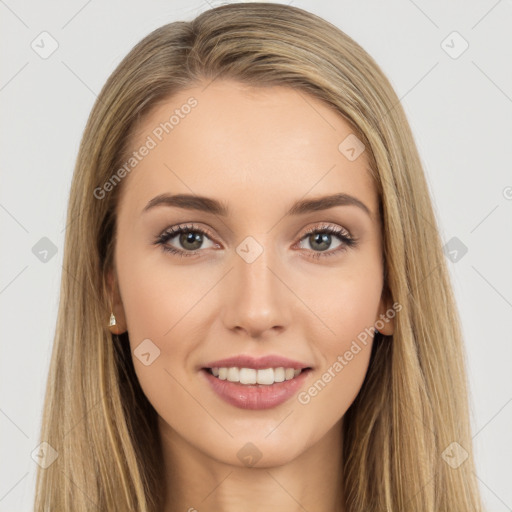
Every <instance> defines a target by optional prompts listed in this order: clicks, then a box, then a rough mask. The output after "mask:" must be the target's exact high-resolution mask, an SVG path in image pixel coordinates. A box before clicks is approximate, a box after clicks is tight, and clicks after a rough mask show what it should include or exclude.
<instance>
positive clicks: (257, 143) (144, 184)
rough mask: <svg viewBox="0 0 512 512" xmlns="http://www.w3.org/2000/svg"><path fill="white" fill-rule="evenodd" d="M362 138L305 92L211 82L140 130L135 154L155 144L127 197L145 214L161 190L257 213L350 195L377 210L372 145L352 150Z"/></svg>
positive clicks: (179, 97) (154, 114) (165, 107)
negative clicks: (302, 201) (312, 199)
mask: <svg viewBox="0 0 512 512" xmlns="http://www.w3.org/2000/svg"><path fill="white" fill-rule="evenodd" d="M354 141H355V144H356V145H354ZM357 141H358V139H355V134H354V133H353V129H352V128H351V126H350V124H349V123H348V122H347V121H346V120H345V119H344V118H343V117H342V116H341V115H340V114H339V113H337V112H335V111H334V110H332V109H331V108H329V106H327V105H326V104H324V103H323V102H321V101H320V100H318V99H316V98H314V97H312V96H310V95H308V94H306V93H304V92H302V91H297V90H294V89H291V88H288V87H282V86H272V87H248V86H246V85H242V84H240V83H238V82H233V81H229V80H223V81H218V82H213V83H210V84H207V83H204V84H202V85H200V86H198V87H193V88H190V89H187V90H182V91H180V92H179V93H177V94H175V95H173V96H172V97H170V98H168V99H167V100H165V101H164V102H161V103H160V104H159V105H157V106H156V107H154V108H153V110H152V111H151V112H150V113H149V114H148V115H146V116H145V117H144V118H143V119H142V121H141V122H140V123H139V125H138V126H137V127H136V129H135V130H134V132H133V134H132V137H131V140H130V144H129V154H131V153H132V152H133V151H138V150H139V149H141V148H142V147H143V146H147V147H151V149H150V150H148V151H144V153H145V156H143V157H142V158H140V157H139V158H140V160H138V161H137V163H136V166H134V168H133V170H132V171H131V172H130V173H129V175H128V177H127V178H126V179H125V182H124V183H123V188H124V189H125V190H123V196H126V197H125V200H126V201H127V202H129V203H130V205H131V207H132V208H137V209H138V210H139V211H140V210H142V209H143V208H144V206H145V205H146V203H147V202H148V201H149V200H150V199H151V198H153V197H154V196H156V195H158V194H162V193H172V194H176V193H187V194H197V195H204V196H209V197H215V198H217V199H218V200H220V201H222V202H223V203H225V204H227V205H230V211H231V210H232V211H233V212H239V213H244V211H245V213H248V214H249V213H251V211H252V212H253V209H254V208H257V207H261V206H263V205H265V207H270V205H272V208H276V211H277V210H278V209H279V208H281V209H282V208H285V207H287V206H289V205H291V204H292V203H293V202H295V201H296V200H298V199H301V198H307V197H314V196H315V197H316V196H319V195H326V194H333V193H336V192H341V193H347V194H350V195H354V196H356V197H358V198H359V199H360V200H361V201H363V202H364V203H365V204H366V205H367V206H368V207H369V209H370V210H371V211H372V213H374V214H376V211H377V196H376V192H375V187H374V184H373V180H372V178H371V176H370V174H369V171H368V169H367V167H368V161H367V157H366V155H365V151H362V153H361V154H360V155H359V156H357V153H355V154H356V156H357V158H355V159H354V158H353V155H354V151H352V152H351V153H350V152H349V153H347V147H348V148H349V149H351V148H350V146H353V147H354V148H355V150H356V151H357V152H359V151H360V150H361V146H357V144H358V142H357ZM128 156H129V155H128ZM231 205H232V207H231Z"/></svg>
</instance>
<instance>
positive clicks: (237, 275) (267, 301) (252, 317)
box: [224, 242, 293, 338]
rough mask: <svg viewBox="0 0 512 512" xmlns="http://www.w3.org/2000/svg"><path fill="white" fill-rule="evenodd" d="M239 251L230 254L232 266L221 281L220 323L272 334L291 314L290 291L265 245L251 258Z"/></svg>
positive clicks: (259, 335)
mask: <svg viewBox="0 0 512 512" xmlns="http://www.w3.org/2000/svg"><path fill="white" fill-rule="evenodd" d="M253 244H254V242H253ZM261 247H262V244H261ZM251 249H252V250H254V249H255V248H254V246H253V247H251ZM240 254H242V256H240ZM240 254H238V253H237V254H236V255H235V256H234V268H233V269H232V271H231V272H230V273H229V274H230V275H229V277H228V280H227V281H226V283H225V286H226V301H225V302H224V308H225V309H224V324H225V326H226V327H227V328H228V329H231V330H235V331H242V332H245V333H246V335H247V336H250V337H253V338H262V337H265V336H268V335H270V336H272V335H275V333H274V334H272V333H273V332H274V331H279V332H280V331H282V330H284V329H285V328H286V327H287V326H288V325H289V323H290V315H291V310H290V299H291V297H292V296H293V294H292V292H291V291H290V290H289V289H288V288H287V286H286V284H285V282H286V277H285V276H284V275H282V274H283V271H282V268H283V267H282V266H281V265H280V264H279V262H278V261H277V258H276V257H275V253H274V252H273V251H270V250H267V249H264V250H263V251H262V252H261V254H259V255H258V256H257V257H256V259H254V261H251V258H245V256H244V253H243V252H240Z"/></svg>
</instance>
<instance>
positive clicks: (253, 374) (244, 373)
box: [238, 368, 260, 384]
mask: <svg viewBox="0 0 512 512" xmlns="http://www.w3.org/2000/svg"><path fill="white" fill-rule="evenodd" d="M259 373H260V370H255V369H254V368H240V378H239V379H238V382H240V384H256V381H257V379H258V374H259Z"/></svg>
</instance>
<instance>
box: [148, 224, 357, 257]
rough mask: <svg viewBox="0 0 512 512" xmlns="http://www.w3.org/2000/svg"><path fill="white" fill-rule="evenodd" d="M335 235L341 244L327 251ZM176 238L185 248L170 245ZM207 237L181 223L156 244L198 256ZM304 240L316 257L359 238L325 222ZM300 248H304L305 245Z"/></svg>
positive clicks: (173, 252)
mask: <svg viewBox="0 0 512 512" xmlns="http://www.w3.org/2000/svg"><path fill="white" fill-rule="evenodd" d="M333 236H334V237H335V238H337V239H338V241H339V245H338V247H337V248H336V249H334V250H330V251H327V249H328V247H326V246H330V245H331V244H332V237H333ZM175 238H177V240H178V243H179V244H180V245H181V247H182V248H183V249H181V248H176V247H175V246H173V245H169V241H171V240H173V239H175ZM205 238H206V239H208V240H210V234H209V232H208V231H205V230H204V229H202V228H200V227H198V226H195V225H193V224H190V225H179V226H172V227H170V228H167V229H166V230H165V231H163V232H162V233H161V234H160V235H158V236H157V237H156V239H155V241H154V244H155V245H161V246H162V250H164V251H166V252H169V253H171V254H175V255H177V256H184V257H189V256H196V255H197V254H198V253H199V252H200V250H199V249H200V248H203V249H204V247H201V246H202V244H203V242H204V239H205ZM302 240H306V241H307V242H308V243H309V245H310V246H311V247H312V249H311V250H309V251H308V252H310V253H312V254H311V256H310V257H312V258H316V259H318V258H321V257H327V256H334V255H337V254H340V253H341V252H343V251H346V250H347V249H348V248H350V247H354V246H355V245H356V243H357V239H356V238H354V237H353V236H351V235H350V233H349V232H348V231H346V230H345V229H343V228H341V227H338V226H332V225H329V224H324V225H322V226H317V227H315V228H311V229H309V230H308V231H306V233H305V234H304V235H303V236H302V238H301V239H300V242H302ZM210 242H211V240H210ZM300 242H299V244H300ZM210 247H219V245H218V244H217V243H213V242H212V245H211V246H210ZM300 248H301V249H302V248H303V247H300ZM317 249H319V250H317Z"/></svg>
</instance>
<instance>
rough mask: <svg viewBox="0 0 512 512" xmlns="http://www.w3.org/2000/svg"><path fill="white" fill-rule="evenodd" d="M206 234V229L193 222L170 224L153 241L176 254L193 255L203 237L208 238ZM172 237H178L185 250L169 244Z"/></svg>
mask: <svg viewBox="0 0 512 512" xmlns="http://www.w3.org/2000/svg"><path fill="white" fill-rule="evenodd" d="M208 235H209V233H208V232H207V231H205V230H204V229H201V228H199V227H197V226H194V225H193V224H192V225H186V226H182V225H180V226H172V227H170V228H168V229H166V230H165V231H164V232H163V233H161V234H160V235H158V237H157V238H156V240H155V242H154V243H155V244H157V245H161V246H162V249H163V250H164V251H166V252H169V253H171V254H176V255H177V256H195V255H196V254H197V253H198V249H199V248H200V247H201V245H202V243H203V239H204V238H205V237H206V238H208V239H209V236H208ZM173 238H178V243H179V244H180V245H181V247H183V248H184V249H186V250H182V249H177V248H175V247H173V246H172V245H169V244H168V242H169V241H170V240H172V239H173ZM212 246H217V247H218V244H212Z"/></svg>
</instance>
